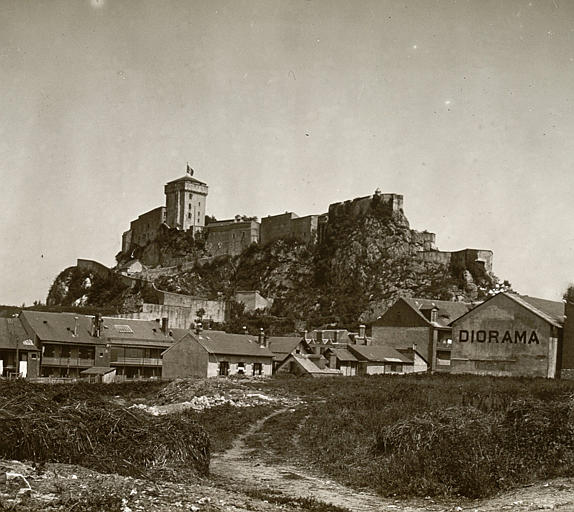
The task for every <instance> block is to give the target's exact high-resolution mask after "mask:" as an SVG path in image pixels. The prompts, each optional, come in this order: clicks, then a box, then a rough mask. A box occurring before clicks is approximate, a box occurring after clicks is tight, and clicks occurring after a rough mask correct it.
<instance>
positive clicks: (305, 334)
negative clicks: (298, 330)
mask: <svg viewBox="0 0 574 512" xmlns="http://www.w3.org/2000/svg"><path fill="white" fill-rule="evenodd" d="M303 339H304V340H305V341H307V330H305V331H303Z"/></svg>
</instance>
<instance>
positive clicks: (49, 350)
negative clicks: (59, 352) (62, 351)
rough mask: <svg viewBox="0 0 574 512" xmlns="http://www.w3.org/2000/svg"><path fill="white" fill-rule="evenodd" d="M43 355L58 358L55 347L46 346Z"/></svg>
mask: <svg viewBox="0 0 574 512" xmlns="http://www.w3.org/2000/svg"><path fill="white" fill-rule="evenodd" d="M42 354H44V357H56V351H55V347H54V345H44V346H43V347H42Z"/></svg>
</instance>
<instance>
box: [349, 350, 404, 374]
mask: <svg viewBox="0 0 574 512" xmlns="http://www.w3.org/2000/svg"><path fill="white" fill-rule="evenodd" d="M348 349H349V352H351V354H353V355H354V356H355V357H356V358H357V361H358V365H357V374H358V375H378V374H388V373H394V374H397V373H412V372H413V360H412V359H409V358H408V357H406V356H404V355H403V354H401V353H400V352H399V351H397V350H395V349H394V348H392V347H386V346H381V345H370V346H369V345H348Z"/></svg>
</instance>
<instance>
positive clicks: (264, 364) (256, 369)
mask: <svg viewBox="0 0 574 512" xmlns="http://www.w3.org/2000/svg"><path fill="white" fill-rule="evenodd" d="M162 360H163V377H164V378H168V379H174V378H186V377H216V376H223V377H224V376H228V375H252V376H269V375H271V374H272V369H273V353H272V352H271V351H270V350H269V349H268V348H267V347H266V346H265V338H264V336H250V335H245V334H228V333H226V332H223V331H201V332H200V331H198V330H196V331H194V332H189V333H187V334H186V335H185V336H184V337H183V338H181V339H180V340H179V341H177V342H176V343H174V344H173V346H171V347H170V348H169V349H167V350H165V351H164V352H163V353H162Z"/></svg>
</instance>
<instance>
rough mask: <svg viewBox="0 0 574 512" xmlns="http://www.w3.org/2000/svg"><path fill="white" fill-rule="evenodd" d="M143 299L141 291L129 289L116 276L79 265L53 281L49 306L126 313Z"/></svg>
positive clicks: (64, 271)
mask: <svg viewBox="0 0 574 512" xmlns="http://www.w3.org/2000/svg"><path fill="white" fill-rule="evenodd" d="M142 302H143V300H142V297H141V290H131V289H129V287H128V286H126V285H124V284H122V283H121V281H120V280H119V279H116V278H114V276H113V275H110V276H109V277H107V278H104V277H102V276H101V275H98V274H95V273H93V272H90V271H86V270H82V269H80V268H78V267H68V268H67V269H65V270H63V271H62V272H61V273H60V274H59V275H58V276H57V277H56V279H55V280H54V283H53V284H52V286H51V287H50V291H49V292H48V297H47V299H46V304H47V305H48V306H65V307H72V306H73V307H86V308H90V307H92V308H104V309H109V310H110V312H117V313H128V312H130V311H135V310H137V308H138V306H139V304H141V303H142Z"/></svg>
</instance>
